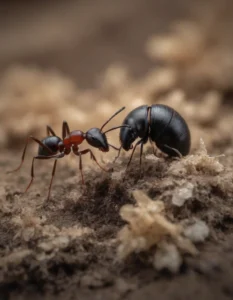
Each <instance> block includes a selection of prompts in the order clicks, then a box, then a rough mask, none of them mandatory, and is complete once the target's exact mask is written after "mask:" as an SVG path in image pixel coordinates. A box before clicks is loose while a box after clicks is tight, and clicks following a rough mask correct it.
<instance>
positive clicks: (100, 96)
mask: <svg viewBox="0 0 233 300" xmlns="http://www.w3.org/2000/svg"><path fill="white" fill-rule="evenodd" d="M87 2H88V4H89V6H88V5H84V3H83V1H78V2H77V3H76V2H74V1H67V3H69V4H66V10H65V12H66V13H65V14H64V16H61V15H60V13H61V11H64V6H63V5H64V4H62V2H61V3H60V2H59V4H57V6H53V4H51V3H50V2H48V4H47V10H46V12H45V13H44V14H42V13H41V14H40V13H39V11H40V10H41V12H42V11H43V9H42V8H39V6H38V3H37V2H36V1H35V3H34V6H33V7H31V6H30V5H29V4H28V2H27V1H25V3H24V2H23V3H24V4H23V5H24V6H23V7H25V9H26V11H27V12H30V14H29V13H28V14H25V18H28V22H29V23H30V22H31V24H33V27H32V28H33V32H34V34H33V36H34V39H33V36H32V35H30V32H25V34H24V35H23V37H24V38H23V39H22V38H20V37H22V35H21V31H22V32H23V31H24V25H25V24H24V23H21V21H22V18H23V16H24V13H25V12H23V9H22V7H20V9H19V10H18V12H17V9H16V6H17V4H13V3H11V4H9V5H10V6H9V7H8V6H6V7H3V11H4V10H8V9H11V14H12V20H14V22H13V21H12V22H11V24H8V22H7V20H6V18H2V19H1V21H0V22H2V23H4V24H5V25H6V28H7V31H8V34H5V35H2V39H3V40H4V39H5V40H4V41H5V46H4V47H3V48H2V49H0V62H1V79H0V105H1V106H0V118H1V121H0V122H1V130H0V132H1V138H0V146H1V154H0V166H1V174H0V178H1V180H0V299H4V300H8V299H9V300H14V299H16V300H23V299H32V298H33V299H35V300H37V299H38V300H39V299H49V300H50V299H51V300H52V299H67V300H68V299H79V300H82V299H85V300H88V299H93V300H95V299H96V300H97V299H113V300H117V299H127V300H131V299H134V300H139V299H145V298H146V299H148V300H150V299H154V298H155V297H156V298H157V299H164V300H168V299H190V300H191V299H197V298H198V299H205V300H207V299H218V300H220V299H221V300H225V299H233V177H232V174H233V137H232V128H233V118H232V114H233V105H232V103H233V102H232V101H233V80H232V78H233V64H232V61H233V55H232V49H233V48H232V41H231V40H230V39H229V35H231V33H232V31H231V30H229V28H232V25H233V23H232V18H231V16H230V12H232V9H231V8H232V3H231V1H225V2H224V5H222V4H220V2H219V1H212V2H211V1H210V2H211V6H209V5H208V1H207V2H206V5H205V6H203V5H201V4H200V5H199V4H198V2H197V4H196V5H195V6H193V5H191V1H184V2H185V3H183V1H177V5H174V9H173V8H172V6H170V5H171V4H170V1H165V2H164V1H139V0H137V1H136V2H135V4H134V8H133V9H132V2H131V1H118V2H119V3H118V5H116V4H115V6H114V7H112V6H110V5H108V4H107V3H108V2H109V1H100V6H99V7H96V6H95V5H94V4H93V1H90V0H89V1H87ZM123 2H124V3H123ZM189 2H190V3H189ZM201 2H202V1H201ZM145 3H146V4H145ZM221 3H222V1H221ZM15 5H16V6H15ZM11 6H12V7H11ZM210 7H211V8H212V9H210ZM35 8H37V9H38V11H37V13H35ZM100 8H101V9H100ZM210 10H211V11H212V12H213V13H212V15H211V14H210ZM152 12H153V13H152ZM154 12H155V13H154ZM154 14H155V15H154ZM16 16H17V17H16ZM29 16H34V21H33V20H31V19H30V18H31V17H29ZM42 16H43V17H42ZM156 16H157V18H156ZM162 16H164V18H163V17H162ZM29 19H30V20H29ZM154 19H156V21H154ZM60 23H62V24H63V26H60V25H59V24H60ZM165 23H166V24H165ZM18 24H21V26H19V28H18V30H17V31H15V29H16V28H17V26H18ZM41 24H44V25H43V26H44V27H43V26H42V25H41ZM48 24H50V25H51V26H50V27H48ZM213 24H214V26H215V29H216V30H213ZM143 25H144V26H143ZM179 26H180V27H179ZM0 27H1V28H2V26H0ZM80 27H82V30H81V29H80ZM44 28H50V30H48V31H47V32H46V31H45V30H44ZM59 28H60V29H61V28H62V30H63V32H62V34H60V33H59V32H60V29H59ZM83 28H86V30H84V29H83ZM210 29H211V30H210ZM1 30H2V29H0V32H1ZM213 31H214V34H213ZM229 31H230V34H229ZM68 33H69V34H68ZM35 36H36V38H35ZM190 36H192V39H191V40H190V39H189V37H190ZM14 37H15V39H14ZM50 37H53V38H54V40H53V41H51V40H50ZM37 40H38V41H37ZM42 44H43V47H42V46H41V45H42ZM25 45H27V47H26V46H25ZM64 45H65V46H64ZM190 45H191V47H190ZM17 47H18V48H17ZM16 48H17V49H18V50H17V51H16V50H15V49H16ZM93 49H94V50H93ZM165 49H166V51H165ZM10 50H11V51H10ZM76 56H77V62H74V61H75V58H76ZM216 61H217V62H218V63H216ZM54 68H56V69H54ZM153 103H164V104H167V105H170V106H172V107H173V108H175V109H176V110H177V111H179V112H180V113H181V114H182V116H184V118H185V120H186V121H187V123H188V125H189V127H190V131H191V136H192V147H191V152H190V154H189V155H188V156H187V157H186V158H181V159H179V160H177V159H172V158H169V157H166V155H163V154H162V153H160V152H158V154H157V157H155V156H153V151H152V147H151V145H150V144H149V143H148V145H147V146H148V147H145V151H144V153H143V158H142V161H143V163H142V169H140V164H139V153H138V152H137V151H136V153H135V155H134V158H133V160H132V162H131V164H130V167H129V168H128V169H127V171H126V165H127V163H128V159H129V153H125V152H124V153H122V154H121V156H120V157H119V158H118V160H117V161H116V162H113V160H114V157H115V156H116V152H115V151H114V150H113V149H111V150H110V152H109V153H101V152H100V151H97V150H93V152H94V153H95V155H96V157H97V159H98V161H99V163H100V164H101V166H103V167H105V168H106V169H108V172H104V171H102V170H101V169H99V168H98V166H96V165H95V164H94V162H93V161H91V160H90V159H89V157H87V158H86V157H84V159H83V165H84V168H83V170H84V179H85V185H82V181H81V176H80V173H79V165H78V158H77V157H71V158H68V157H66V158H63V159H61V160H59V161H58V166H57V171H56V176H55V178H54V181H53V186H52V192H51V198H50V200H47V193H48V187H49V182H50V178H51V172H52V167H53V162H52V161H50V160H48V161H47V160H46V161H39V162H38V161H36V162H35V179H34V183H33V185H32V186H31V187H30V189H29V190H28V191H27V193H23V192H24V190H25V188H26V187H27V185H28V183H29V181H30V168H31V159H32V157H33V156H34V155H36V154H35V153H36V151H37V150H36V147H37V146H36V145H34V148H33V146H32V145H31V144H30V145H29V147H28V148H29V149H28V152H27V155H26V159H25V162H24V164H23V167H22V168H21V170H20V171H19V172H17V173H10V174H7V172H8V171H10V170H13V169H15V168H16V167H17V166H18V165H19V163H20V157H21V153H22V152H21V151H22V149H23V145H24V142H25V140H26V138H27V136H28V135H30V134H33V135H35V136H37V137H38V138H39V139H40V138H41V139H42V138H43V136H44V133H45V128H46V125H47V124H50V125H51V126H52V127H53V128H54V130H55V132H59V134H60V131H61V124H62V121H63V120H64V119H66V120H67V121H68V122H69V124H70V127H71V130H74V129H81V130H83V131H86V130H87V129H88V128H91V127H95V126H98V127H101V125H102V124H103V123H104V122H105V121H106V120H107V118H109V117H110V116H111V115H112V114H113V113H114V112H115V111H116V110H117V109H119V108H120V107H122V106H124V105H125V106H126V109H125V111H123V112H122V113H121V114H119V115H118V116H117V117H116V118H115V119H114V120H113V121H111V124H108V126H109V127H108V128H111V126H116V125H120V124H121V123H122V120H123V118H124V117H125V116H126V115H127V114H128V113H129V111H130V110H131V109H132V108H135V107H137V106H139V105H141V104H148V105H150V104H153ZM90 110H91V111H90ZM108 136H109V141H110V142H111V144H114V145H116V146H119V138H118V132H112V133H109V135H108ZM201 138H202V139H203V141H204V144H205V147H206V149H207V152H205V148H204V150H203V143H202V140H201V142H200V139H201ZM86 147H87V145H85V146H83V145H82V146H81V149H82V150H83V149H85V148H86ZM187 184H189V185H188V186H190V184H191V186H192V190H191V194H190V195H189V197H187V199H186V198H185V201H184V203H183V204H182V205H175V204H174V202H173V199H174V195H177V191H179V190H180V188H182V187H187ZM135 190H141V191H143V192H144V193H145V194H146V195H147V196H148V197H149V198H151V201H158V200H159V201H162V202H163V203H164V205H165V217H166V218H167V219H168V220H169V221H170V222H172V223H174V224H186V223H187V222H195V221H196V220H201V221H203V222H204V224H205V225H206V228H208V233H209V234H208V236H207V237H206V238H204V239H203V241H202V242H200V241H199V242H197V243H196V242H195V241H194V244H195V247H196V248H197V250H198V255H190V254H187V253H183V252H182V251H181V253H180V255H181V258H182V262H181V264H180V266H179V268H178V270H177V271H176V272H171V270H170V269H169V266H168V267H167V268H163V269H162V270H158V269H156V268H155V267H154V266H153V263H152V261H151V257H152V251H157V248H159V246H158V247H157V246H156V245H154V247H152V249H149V250H148V251H139V252H138V253H131V254H130V255H129V256H128V257H127V258H126V259H124V260H121V259H119V257H118V247H119V244H120V241H119V232H120V230H121V229H122V228H123V227H124V226H125V225H126V222H125V221H124V220H123V219H122V217H121V214H120V209H121V208H122V207H123V206H124V205H127V204H132V205H136V202H135V199H134V197H133V194H132V192H133V191H135ZM178 194H179V193H178ZM179 195H180V194H179ZM179 197H181V198H182V197H183V195H182V193H181V196H179ZM182 199H183V198H182ZM184 226H186V225H184ZM164 240H165V242H167V237H165V238H164Z"/></svg>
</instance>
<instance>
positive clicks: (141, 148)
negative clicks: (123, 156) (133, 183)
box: [140, 143, 144, 170]
mask: <svg viewBox="0 0 233 300" xmlns="http://www.w3.org/2000/svg"><path fill="white" fill-rule="evenodd" d="M143 145H144V144H143V143H141V147H140V170H141V168H142V152H143Z"/></svg>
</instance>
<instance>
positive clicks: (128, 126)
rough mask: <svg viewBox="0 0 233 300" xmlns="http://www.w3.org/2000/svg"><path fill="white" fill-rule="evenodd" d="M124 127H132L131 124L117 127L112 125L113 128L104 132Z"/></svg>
mask: <svg viewBox="0 0 233 300" xmlns="http://www.w3.org/2000/svg"><path fill="white" fill-rule="evenodd" d="M124 127H128V128H131V126H129V125H121V126H116V127H112V128H111V129H108V130H106V131H105V132H104V134H105V133H107V132H109V131H112V130H115V129H118V128H124Z"/></svg>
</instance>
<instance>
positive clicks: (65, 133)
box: [62, 121, 70, 139]
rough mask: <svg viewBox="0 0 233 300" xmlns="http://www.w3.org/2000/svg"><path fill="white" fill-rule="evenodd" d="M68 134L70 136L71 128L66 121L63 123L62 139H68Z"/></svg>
mask: <svg viewBox="0 0 233 300" xmlns="http://www.w3.org/2000/svg"><path fill="white" fill-rule="evenodd" d="M67 134H70V128H69V125H68V123H67V122H66V121H63V123H62V139H64V138H65V137H66V135H67Z"/></svg>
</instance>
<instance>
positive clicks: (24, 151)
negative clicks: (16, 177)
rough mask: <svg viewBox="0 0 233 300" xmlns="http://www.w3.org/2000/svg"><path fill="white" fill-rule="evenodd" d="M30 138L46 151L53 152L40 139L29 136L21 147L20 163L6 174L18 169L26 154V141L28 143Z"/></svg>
mask: <svg viewBox="0 0 233 300" xmlns="http://www.w3.org/2000/svg"><path fill="white" fill-rule="evenodd" d="M30 140H33V141H35V142H36V143H38V144H39V145H40V146H41V147H43V148H44V149H46V150H47V151H48V152H50V153H51V154H53V152H52V151H51V150H50V149H49V148H48V147H47V146H46V145H44V144H43V143H42V142H41V141H39V140H38V139H36V138H34V137H33V136H29V137H28V138H27V141H26V144H25V146H24V149H23V154H22V157H21V163H20V165H19V166H18V168H16V169H14V170H12V171H8V172H7V174H9V173H13V172H16V171H18V170H19V169H20V168H21V167H22V165H23V162H24V158H25V154H26V150H27V146H28V143H29V141H30Z"/></svg>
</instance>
